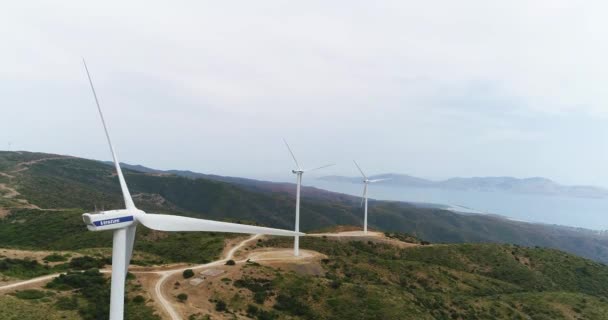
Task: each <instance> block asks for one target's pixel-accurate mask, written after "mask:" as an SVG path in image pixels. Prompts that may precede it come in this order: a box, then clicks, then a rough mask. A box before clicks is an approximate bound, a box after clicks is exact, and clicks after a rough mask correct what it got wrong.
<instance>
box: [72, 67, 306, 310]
mask: <svg viewBox="0 0 608 320" xmlns="http://www.w3.org/2000/svg"><path fill="white" fill-rule="evenodd" d="M83 64H84V68H85V71H86V73H87V78H88V79H89V84H90V85H91V90H92V91H93V97H94V98H95V104H96V105H97V110H98V111H99V116H100V118H101V123H102V124H103V128H104V131H105V134H106V138H107V140H108V145H109V146H110V151H111V152H112V158H113V160H114V165H115V166H116V174H117V175H118V181H119V182H120V189H121V190H122V195H123V198H124V201H125V209H120V210H110V211H101V212H94V213H85V214H83V215H82V220H83V221H84V223H85V224H86V226H87V228H88V229H89V230H90V231H102V230H113V231H114V235H113V239H112V278H111V293H110V294H111V297H110V320H122V319H123V317H124V298H125V278H126V275H127V269H128V267H129V263H130V262H131V256H132V254H133V244H134V242H135V230H136V228H137V225H138V224H139V223H141V224H143V225H144V226H146V227H148V228H150V229H153V230H159V231H211V232H231V233H249V234H269V235H278V236H297V235H304V234H303V233H299V232H294V231H289V230H280V229H272V228H264V227H255V226H249V225H243V224H236V223H227V222H219V221H212V220H204V219H195V218H188V217H180V216H173V215H166V214H152V213H151V214H148V213H145V212H144V211H142V210H139V209H137V208H136V207H135V204H134V203H133V199H132V198H131V194H130V193H129V188H128V187H127V183H126V182H125V178H124V176H123V174H122V170H121V169H120V163H119V162H118V157H117V156H116V152H114V147H113V146H112V141H111V140H110V135H109V133H108V128H107V126H106V123H105V120H104V118H103V113H102V112H101V107H100V106H99V100H98V99H97V94H96V93H95V88H94V87H93V81H92V80H91V75H90V74H89V70H88V68H87V65H86V62H85V61H84V59H83Z"/></svg>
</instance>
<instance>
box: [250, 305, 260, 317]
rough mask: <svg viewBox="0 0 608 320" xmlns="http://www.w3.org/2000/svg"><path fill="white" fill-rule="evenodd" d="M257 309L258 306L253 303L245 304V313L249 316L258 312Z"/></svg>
mask: <svg viewBox="0 0 608 320" xmlns="http://www.w3.org/2000/svg"><path fill="white" fill-rule="evenodd" d="M258 311H259V309H258V307H256V306H255V305H253V304H250V305H248V306H247V315H248V316H250V317H253V316H255V315H256V314H258Z"/></svg>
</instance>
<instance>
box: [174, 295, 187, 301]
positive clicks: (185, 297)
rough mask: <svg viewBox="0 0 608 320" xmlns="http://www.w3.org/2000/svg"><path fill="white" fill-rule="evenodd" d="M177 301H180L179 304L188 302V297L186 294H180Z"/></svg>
mask: <svg viewBox="0 0 608 320" xmlns="http://www.w3.org/2000/svg"><path fill="white" fill-rule="evenodd" d="M177 300H179V302H184V301H186V300H188V295H187V294H185V293H180V294H178V295H177Z"/></svg>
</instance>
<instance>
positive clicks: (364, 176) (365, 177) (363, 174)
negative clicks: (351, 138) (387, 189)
mask: <svg viewBox="0 0 608 320" xmlns="http://www.w3.org/2000/svg"><path fill="white" fill-rule="evenodd" d="M353 162H354V163H355V165H356V166H357V169H359V172H361V175H362V176H363V178H364V179H367V176H366V175H365V173H363V170H361V167H359V165H358V164H357V161H355V160H353Z"/></svg>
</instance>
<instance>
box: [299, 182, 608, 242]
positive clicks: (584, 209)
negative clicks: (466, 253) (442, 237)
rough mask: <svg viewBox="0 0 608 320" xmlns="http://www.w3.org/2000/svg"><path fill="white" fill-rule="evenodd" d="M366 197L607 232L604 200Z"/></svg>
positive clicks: (333, 185) (372, 190) (348, 187)
mask: <svg viewBox="0 0 608 320" xmlns="http://www.w3.org/2000/svg"><path fill="white" fill-rule="evenodd" d="M306 185H310V186H314V187H317V188H320V189H325V190H329V191H334V192H340V193H345V194H350V195H354V196H361V194H362V192H363V184H361V185H358V184H353V183H340V182H333V181H324V180H319V179H316V180H312V179H311V180H309V181H307V183H306ZM368 194H369V197H370V198H373V199H377V200H393V201H405V202H419V203H432V204H438V205H442V206H445V207H446V208H448V209H450V210H454V211H462V212H470V213H481V214H498V215H501V216H504V217H505V218H508V219H512V220H519V221H526V222H535V223H546V224H558V225H564V226H571V227H581V228H586V229H592V230H608V199H596V198H577V197H564V196H551V195H531V194H518V193H509V192H498V191H473V190H470V191H469V190H449V189H437V188H411V187H389V186H386V185H382V184H371V185H370V186H369V190H368Z"/></svg>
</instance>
